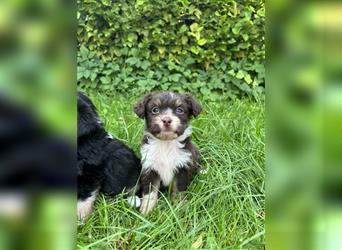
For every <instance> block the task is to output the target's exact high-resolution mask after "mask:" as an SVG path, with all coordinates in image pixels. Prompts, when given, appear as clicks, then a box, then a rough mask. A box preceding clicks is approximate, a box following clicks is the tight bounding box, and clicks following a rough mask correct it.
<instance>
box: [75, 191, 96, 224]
mask: <svg viewBox="0 0 342 250" xmlns="http://www.w3.org/2000/svg"><path fill="white" fill-rule="evenodd" d="M97 193H98V191H94V192H92V193H91V196H89V197H87V198H86V199H84V200H78V201H77V218H78V220H79V221H81V222H85V221H86V220H87V219H88V217H89V215H90V214H91V212H92V211H93V207H94V203H95V200H96V196H97Z"/></svg>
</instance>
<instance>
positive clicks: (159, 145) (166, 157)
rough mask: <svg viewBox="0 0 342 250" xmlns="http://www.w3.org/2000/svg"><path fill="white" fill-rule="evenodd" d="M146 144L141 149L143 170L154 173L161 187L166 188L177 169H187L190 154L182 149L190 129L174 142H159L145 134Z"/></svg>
mask: <svg viewBox="0 0 342 250" xmlns="http://www.w3.org/2000/svg"><path fill="white" fill-rule="evenodd" d="M146 135H147V136H148V143H146V144H144V145H143V146H142V147H141V156H142V160H143V164H142V165H143V166H142V167H143V170H145V171H148V170H154V171H156V172H157V173H158V174H159V176H160V178H161V181H162V182H163V185H165V186H167V185H169V184H170V182H171V181H172V179H173V177H174V175H175V173H177V169H178V168H179V167H187V166H188V163H189V162H190V161H191V153H190V152H189V151H188V150H185V149H184V144H183V143H182V141H184V140H185V139H186V138H187V137H189V136H190V135H191V127H188V128H187V129H186V130H185V131H184V133H183V134H182V135H181V136H179V137H178V138H177V139H175V140H169V141H164V140H159V139H157V138H156V137H154V136H153V135H151V134H149V133H146Z"/></svg>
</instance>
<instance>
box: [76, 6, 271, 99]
mask: <svg viewBox="0 0 342 250" xmlns="http://www.w3.org/2000/svg"><path fill="white" fill-rule="evenodd" d="M77 6H78V10H77V20H78V29H77V40H78V53H77V80H78V85H79V87H80V88H81V89H84V90H87V91H90V90H95V91H101V92H103V93H106V94H107V95H113V94H115V93H120V94H123V95H134V96H137V95H141V94H144V93H146V92H148V91H151V90H174V91H189V92H192V93H193V94H195V95H197V96H203V97H205V98H207V99H217V98H218V97H219V96H221V95H222V94H224V95H226V96H238V97H242V96H249V97H254V98H258V97H260V95H261V94H262V93H263V92H264V86H265V69H264V61H265V41H264V40H265V6H264V1H263V0H246V1H234V0H193V1H189V0H176V1H170V0H168V1H165V0H137V1H136V0H128V1H111V0H103V1H93V0H78V1H77Z"/></svg>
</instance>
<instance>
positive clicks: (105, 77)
mask: <svg viewBox="0 0 342 250" xmlns="http://www.w3.org/2000/svg"><path fill="white" fill-rule="evenodd" d="M100 81H101V82H102V83H103V84H109V83H110V78H109V77H108V76H102V77H101V78H100Z"/></svg>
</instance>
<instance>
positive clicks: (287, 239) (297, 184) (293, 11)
mask: <svg viewBox="0 0 342 250" xmlns="http://www.w3.org/2000/svg"><path fill="white" fill-rule="evenodd" d="M267 8H268V9H267V13H268V16H267V31H268V41H269V42H268V44H267V49H268V51H267V56H268V58H267V86H268V87H267V88H268V89H267V105H266V108H267V117H268V118H267V138H268V141H267V144H266V147H267V171H266V183H267V192H266V194H267V196H266V197H267V198H266V200H267V212H266V216H267V219H266V224H267V226H266V232H267V236H266V238H267V248H268V249H310V250H311V249H341V248H342V237H341V235H342V184H341V183H342V168H341V167H342V165H341V162H342V154H341V152H342V3H340V2H337V1H336V2H330V1H316V2H303V1H271V2H269V5H268V6H267Z"/></svg>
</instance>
